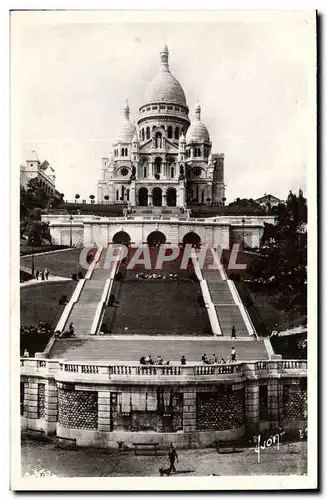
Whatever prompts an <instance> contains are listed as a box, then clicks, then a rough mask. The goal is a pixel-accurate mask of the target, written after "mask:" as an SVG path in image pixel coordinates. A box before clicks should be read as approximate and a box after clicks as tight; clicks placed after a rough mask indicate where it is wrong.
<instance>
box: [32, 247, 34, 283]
mask: <svg viewBox="0 0 327 500" xmlns="http://www.w3.org/2000/svg"><path fill="white" fill-rule="evenodd" d="M34 274H35V263H34V253H32V276H33V278H34Z"/></svg>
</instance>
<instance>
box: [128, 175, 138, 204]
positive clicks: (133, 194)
mask: <svg viewBox="0 0 327 500" xmlns="http://www.w3.org/2000/svg"><path fill="white" fill-rule="evenodd" d="M129 201H130V203H131V205H133V206H134V205H136V189H135V181H132V182H131V189H130V192H129Z"/></svg>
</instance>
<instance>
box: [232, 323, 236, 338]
mask: <svg viewBox="0 0 327 500" xmlns="http://www.w3.org/2000/svg"><path fill="white" fill-rule="evenodd" d="M232 339H236V328H235V326H234V325H233V328H232Z"/></svg>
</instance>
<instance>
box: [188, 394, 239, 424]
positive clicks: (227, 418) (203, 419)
mask: <svg viewBox="0 0 327 500" xmlns="http://www.w3.org/2000/svg"><path fill="white" fill-rule="evenodd" d="M242 425H244V389H241V390H238V391H233V392H231V391H226V392H202V393H198V394H197V395H196V428H197V429H198V430H200V431H210V430H215V431H219V430H224V429H235V428H237V427H241V426H242Z"/></svg>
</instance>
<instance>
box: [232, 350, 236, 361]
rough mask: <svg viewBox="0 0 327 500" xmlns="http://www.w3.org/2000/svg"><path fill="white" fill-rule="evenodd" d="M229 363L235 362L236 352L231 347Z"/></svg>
mask: <svg viewBox="0 0 327 500" xmlns="http://www.w3.org/2000/svg"><path fill="white" fill-rule="evenodd" d="M231 361H232V362H234V361H236V352H235V348H234V347H232V353H231Z"/></svg>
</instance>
